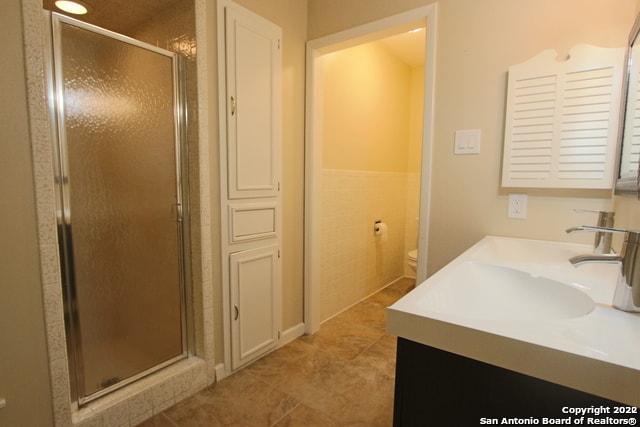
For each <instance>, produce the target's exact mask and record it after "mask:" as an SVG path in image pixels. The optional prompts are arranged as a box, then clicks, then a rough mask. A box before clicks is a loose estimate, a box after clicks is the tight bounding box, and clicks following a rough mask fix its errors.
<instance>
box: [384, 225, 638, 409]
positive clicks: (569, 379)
mask: <svg viewBox="0 0 640 427" xmlns="http://www.w3.org/2000/svg"><path fill="white" fill-rule="evenodd" d="M591 251H592V248H591V246H590V245H582V244H571V243H559V242H546V241H538V240H528V239H514V238H506V237H494V236H487V237H485V238H484V239H482V240H481V241H480V242H478V243H476V244H475V245H473V246H472V247H471V248H469V249H468V250H467V251H465V252H464V253H463V254H462V255H460V256H459V257H458V258H456V259H455V260H453V261H452V262H451V263H449V264H448V265H447V266H445V267H444V268H443V269H441V270H440V271H438V272H437V273H436V274H434V275H433V276H432V277H430V278H429V279H428V280H426V281H425V282H423V283H421V284H420V285H418V286H417V287H416V288H415V289H414V290H413V291H411V292H410V293H409V294H407V295H405V296H404V297H403V298H401V299H400V300H398V301H397V302H396V303H395V304H393V305H392V306H391V307H389V308H388V309H387V330H388V332H389V333H390V334H393V335H397V336H399V337H403V338H406V339H409V340H412V341H415V342H419V343H422V344H425V345H429V346H432V347H435V348H439V349H442V350H446V351H449V352H452V353H456V354H459V355H462V356H466V357H470V358H472V359H476V360H479V361H482V362H486V363H490V364H492V365H495V366H499V367H502V368H505V369H510V370H513V371H516V372H520V373H523V374H527V375H531V376H534V377H536V378H540V379H543V380H547V381H551V382H554V383H557V384H561V385H564V386H567V387H571V388H574V389H577V390H581V391H584V392H587V393H592V394H595V395H598V396H602V397H605V398H608V399H612V400H615V401H619V402H622V403H625V404H629V405H634V406H640V314H632V313H627V312H623V311H620V310H617V309H614V308H613V307H612V306H611V302H612V300H613V292H614V289H615V283H616V278H617V275H618V270H619V267H618V265H616V264H596V263H591V264H585V265H582V266H580V267H574V266H573V265H571V264H570V263H569V261H568V259H569V258H570V257H572V256H574V255H579V254H587V253H591ZM469 263H476V264H484V265H487V264H488V265H494V266H495V265H498V266H504V267H508V268H511V269H516V270H519V271H523V272H526V273H527V274H528V275H529V276H531V277H542V278H547V279H552V280H555V281H557V282H561V283H564V284H565V285H568V286H571V287H572V288H574V289H579V290H580V291H581V292H584V293H585V294H586V295H588V296H589V297H590V298H591V299H592V300H593V302H594V303H595V304H594V306H593V309H592V311H591V312H589V313H587V314H584V315H578V316H577V317H569V318H549V319H547V318H539V317H535V316H533V317H530V316H516V317H518V318H513V319H511V318H505V317H504V316H503V317H500V316H498V317H492V316H484V317H483V316H478V315H477V314H476V313H475V311H474V312H473V313H471V312H470V314H468V315H467V314H466V313H465V312H464V310H462V311H461V310H460V306H457V307H455V308H456V309H449V308H453V307H452V306H451V304H453V303H454V302H453V301H443V299H442V295H441V292H440V291H439V288H440V290H441V289H442V286H451V283H452V282H451V280H460V278H461V277H465V276H464V275H462V276H461V274H464V273H461V272H462V271H464V268H465V266H466V265H469ZM469 280H471V281H473V280H476V279H475V278H474V277H473V276H470V277H469ZM461 298H464V296H462V297H461ZM474 298H475V299H474V301H475V300H477V296H476V297H474ZM436 299H437V301H436ZM478 301H479V300H478ZM466 303H467V304H468V303H469V301H467V302H466ZM479 303H481V301H479ZM447 304H449V305H447Z"/></svg>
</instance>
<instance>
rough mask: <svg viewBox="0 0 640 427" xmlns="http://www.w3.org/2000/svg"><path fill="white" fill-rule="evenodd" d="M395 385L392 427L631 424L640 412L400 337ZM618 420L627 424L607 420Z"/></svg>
mask: <svg viewBox="0 0 640 427" xmlns="http://www.w3.org/2000/svg"><path fill="white" fill-rule="evenodd" d="M395 381H396V383H395V402H394V416H393V425H394V426H396V427H399V426H403V427H410V426H420V427H423V426H435V427H446V426H455V427H466V426H479V425H563V424H564V425H567V424H569V425H580V424H582V425H634V421H633V420H635V421H636V422H637V421H638V417H639V413H638V412H640V411H639V410H638V408H634V407H629V406H627V405H624V404H621V403H618V402H614V401H612V400H608V399H604V398H601V397H598V396H595V395H592V394H587V393H584V392H581V391H578V390H574V389H571V388H568V387H564V386H561V385H558V384H554V383H551V382H548V381H544V380H541V379H538V378H534V377H531V376H528V375H524V374H521V373H517V372H514V371H510V370H507V369H503V368H499V367H496V366H493V365H490V364H487V363H484V362H479V361H477V360H473V359H470V358H467V357H463V356H460V355H457V354H453V353H449V352H447V351H443V350H439V349H437V348H433V347H429V346H426V345H423V344H419V343H416V342H413V341H410V340H407V339H404V338H398V346H397V359H396V380H395ZM638 390H639V391H638V392H639V393H640V384H638ZM580 408H591V409H590V411H591V413H589V414H580V413H578V412H580V411H583V410H584V411H587V410H589V409H580ZM595 412H598V414H597V415H596V414H595ZM580 417H583V419H582V420H580ZM607 417H610V418H607ZM623 418H624V419H629V420H631V421H629V422H628V423H626V422H623V423H620V424H618V423H617V421H612V419H621V420H622V419H623ZM602 421H604V423H603V422H602Z"/></svg>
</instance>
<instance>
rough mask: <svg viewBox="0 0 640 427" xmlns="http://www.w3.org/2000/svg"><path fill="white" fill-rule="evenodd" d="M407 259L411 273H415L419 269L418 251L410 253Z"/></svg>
mask: <svg viewBox="0 0 640 427" xmlns="http://www.w3.org/2000/svg"><path fill="white" fill-rule="evenodd" d="M407 259H408V264H409V268H411V271H413V272H414V273H415V272H416V270H417V269H418V250H417V249H414V250H412V251H409V253H408V254H407Z"/></svg>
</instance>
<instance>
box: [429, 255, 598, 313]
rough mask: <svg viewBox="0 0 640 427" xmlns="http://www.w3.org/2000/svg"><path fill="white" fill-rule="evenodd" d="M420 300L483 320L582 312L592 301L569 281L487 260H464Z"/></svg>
mask: <svg viewBox="0 0 640 427" xmlns="http://www.w3.org/2000/svg"><path fill="white" fill-rule="evenodd" d="M427 286H430V288H429V290H428V292H427V293H426V295H425V296H427V297H426V298H423V299H422V300H421V301H420V302H419V305H420V306H421V307H423V308H424V309H426V310H429V311H432V312H436V313H443V314H454V315H457V316H462V317H466V318H475V319H485V320H555V319H569V318H574V317H580V316H584V315H587V314H589V313H591V311H593V309H594V308H595V303H594V301H593V300H592V299H591V298H590V297H589V296H588V295H587V294H585V293H584V292H582V291H580V290H579V289H576V288H574V287H572V286H570V285H567V284H564V283H561V282H557V281H555V280H551V279H547V278H544V277H536V276H533V275H532V274H530V273H527V272H524V271H520V270H516V269H512V268H508V267H504V266H499V265H492V264H485V263H480V262H475V261H467V262H464V263H462V264H460V265H459V266H458V268H456V269H455V270H454V271H452V272H451V273H450V274H448V275H446V276H445V277H444V278H443V279H442V280H438V281H435V283H433V284H431V285H429V284H427Z"/></svg>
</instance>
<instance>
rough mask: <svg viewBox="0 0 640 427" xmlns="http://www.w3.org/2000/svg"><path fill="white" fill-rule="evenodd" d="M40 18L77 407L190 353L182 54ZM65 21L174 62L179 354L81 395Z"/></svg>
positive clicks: (61, 18)
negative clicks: (63, 56)
mask: <svg viewBox="0 0 640 427" xmlns="http://www.w3.org/2000/svg"><path fill="white" fill-rule="evenodd" d="M44 21H45V26H46V28H47V31H46V33H47V34H48V40H47V42H46V43H44V46H45V84H46V92H47V107H48V114H49V118H50V123H51V131H50V135H51V144H52V152H53V159H52V160H53V174H54V184H55V191H54V193H55V206H56V224H57V235H58V247H59V262H60V271H61V280H62V287H63V299H64V307H63V309H64V323H65V334H66V343H67V358H68V366H69V381H70V385H71V399H72V402H77V404H78V406H82V405H85V404H87V403H89V402H91V401H94V400H95V399H98V398H100V397H102V396H104V395H106V394H108V393H111V392H112V391H114V390H117V389H120V388H122V387H124V386H126V385H129V384H131V383H133V382H135V381H137V380H138V379H140V378H142V377H144V376H147V375H149V374H152V373H154V372H157V371H159V370H161V369H163V368H165V367H167V366H169V365H171V364H173V363H175V362H177V361H179V360H183V359H185V358H187V357H189V356H191V355H193V353H194V350H193V337H192V331H193V327H192V317H193V316H191V315H189V314H190V313H191V310H192V307H191V306H190V304H189V301H190V300H191V286H188V284H190V283H191V268H190V266H191V257H190V247H191V244H190V221H189V217H190V204H189V179H188V176H189V174H188V158H189V154H188V153H189V148H188V138H187V103H186V89H185V86H186V82H185V74H186V73H185V63H184V58H183V57H182V56H180V55H178V54H176V53H174V52H170V51H167V50H164V49H161V48H158V47H156V46H153V45H150V44H147V43H144V42H141V41H138V40H136V39H133V38H130V37H127V36H124V35H121V34H118V33H115V32H112V31H109V30H105V29H103V28H100V27H97V26H94V25H91V24H87V23H85V22H82V21H79V20H76V19H73V18H70V17H67V16H65V15H61V14H58V13H55V12H49V11H46V10H45V11H44ZM63 24H68V25H73V26H76V27H79V28H81V29H84V30H88V31H91V32H94V33H97V34H100V35H104V36H106V37H110V38H113V39H116V40H118V41H121V42H124V43H127V44H130V45H134V46H136V47H140V48H143V49H146V50H149V51H152V52H154V53H158V54H160V55H163V56H167V57H169V58H171V60H172V64H173V80H174V81H173V88H174V93H173V102H174V106H173V111H174V122H175V126H174V133H175V135H174V139H175V159H176V177H175V178H176V205H175V209H174V211H175V215H176V222H177V233H178V242H179V244H178V251H179V269H180V274H179V277H180V283H179V287H180V298H181V301H180V305H181V307H180V311H181V320H180V321H181V336H182V353H181V354H180V355H178V356H176V357H174V358H172V359H169V360H166V361H164V362H162V363H160V364H158V365H156V366H153V367H152V368H150V369H147V370H145V371H142V372H139V373H137V374H135V375H133V376H131V377H128V378H125V379H122V380H121V381H119V382H117V383H116V384H113V385H110V386H108V387H105V388H103V389H101V390H99V391H97V392H95V393H92V394H89V395H85V393H84V390H85V379H84V376H83V373H82V371H81V370H80V369H78V367H79V366H81V365H82V362H83V352H82V346H81V344H82V343H81V335H80V331H79V326H78V325H79V318H78V310H77V298H76V285H77V284H76V282H75V278H74V265H73V251H72V248H73V242H72V235H71V224H72V211H71V206H70V200H69V193H70V182H69V168H68V161H67V150H66V145H67V140H66V132H65V115H64V114H65V111H64V98H63V81H62V72H61V69H60V67H61V65H60V64H61V56H60V55H61V51H62V50H61V47H62V46H61V40H60V33H61V32H60V28H61V25H63Z"/></svg>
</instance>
